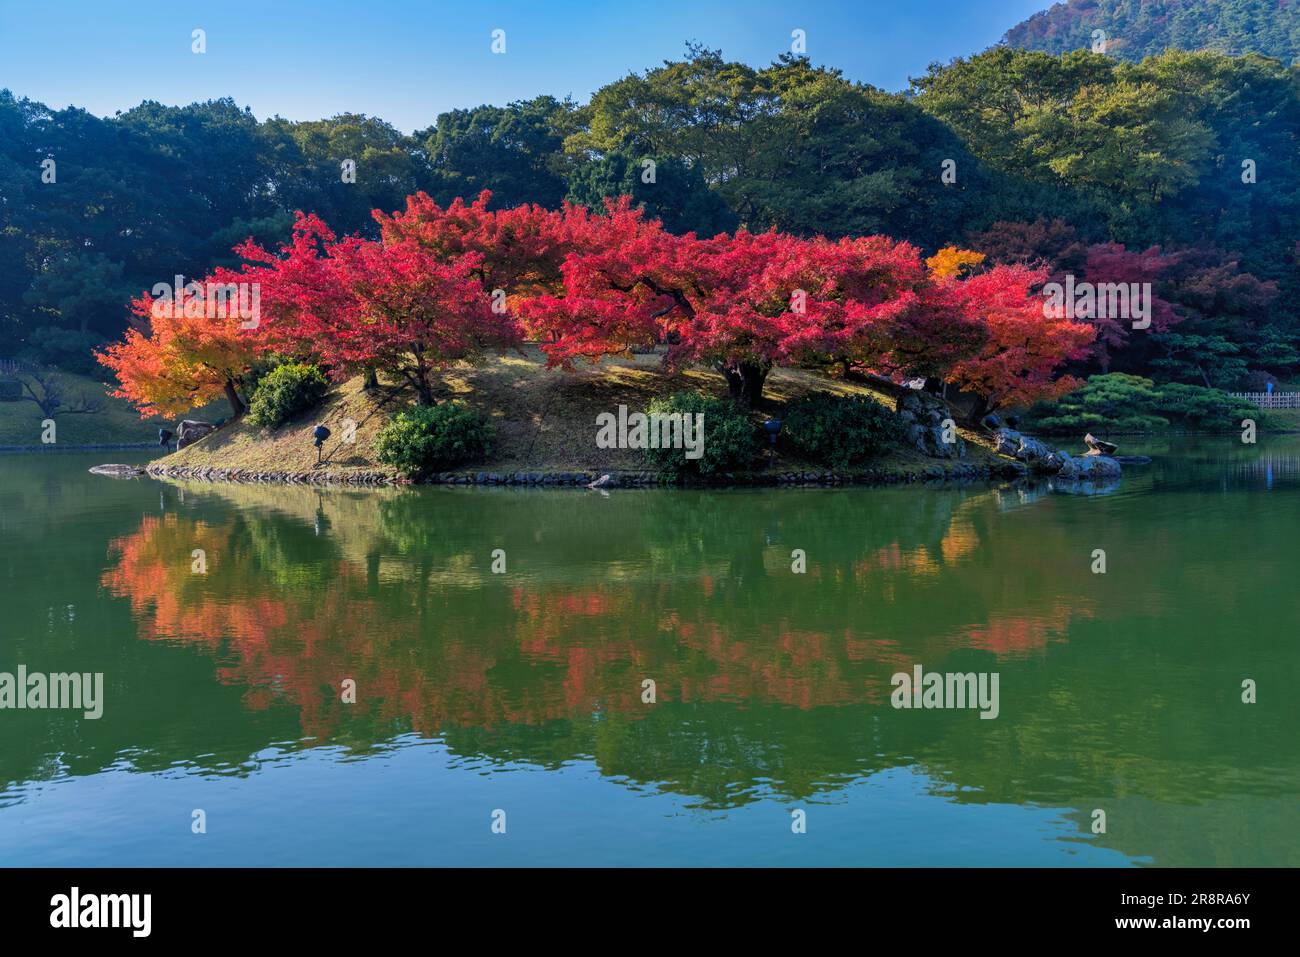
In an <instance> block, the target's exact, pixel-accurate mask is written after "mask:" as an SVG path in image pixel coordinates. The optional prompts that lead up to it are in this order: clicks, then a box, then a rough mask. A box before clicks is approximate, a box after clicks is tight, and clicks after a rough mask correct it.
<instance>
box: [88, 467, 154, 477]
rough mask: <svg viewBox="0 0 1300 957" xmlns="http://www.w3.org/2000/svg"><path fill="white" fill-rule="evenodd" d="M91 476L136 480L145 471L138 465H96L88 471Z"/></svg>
mask: <svg viewBox="0 0 1300 957" xmlns="http://www.w3.org/2000/svg"><path fill="white" fill-rule="evenodd" d="M89 471H90V473H91V474H92V475H107V476H108V477H109V478H119V479H127V478H137V477H138V476H141V475H144V474H145V471H144V469H142V468H141V467H140V466H138V465H96V466H93V467H92V468H91V469H90V470H89Z"/></svg>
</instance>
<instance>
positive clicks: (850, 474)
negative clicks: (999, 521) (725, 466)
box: [143, 460, 1030, 489]
mask: <svg viewBox="0 0 1300 957" xmlns="http://www.w3.org/2000/svg"><path fill="white" fill-rule="evenodd" d="M143 474H145V475H148V476H150V477H151V478H162V479H175V480H179V481H199V482H212V483H231V484H252V485H321V486H354V487H362V488H366V487H385V486H411V485H459V486H466V485H477V486H514V487H533V488H584V489H585V488H586V487H587V486H588V485H590V484H591V483H593V482H595V481H597V480H599V479H600V478H601V477H602V476H605V475H608V476H610V478H611V480H612V481H611V483H610V484H609V485H607V486H604V487H605V488H659V487H664V488H684V489H685V488H715V489H721V488H796V487H797V488H806V487H811V486H819V487H830V486H843V485H860V486H885V485H911V484H917V483H921V482H954V481H955V482H971V481H1006V480H1012V479H1018V478H1025V477H1027V476H1028V475H1029V474H1030V473H1029V470H1028V469H1026V468H1024V467H1023V465H1021V464H1020V463H1017V462H1013V461H1011V460H1008V461H1007V462H1006V463H1005V464H1002V463H997V464H992V465H975V464H972V463H959V464H950V465H947V466H943V465H929V466H925V467H924V468H900V467H893V468H889V467H880V468H863V469H847V470H843V469H842V470H816V471H803V470H800V471H794V470H789V469H774V470H772V471H771V472H728V473H724V474H723V475H720V476H718V477H717V478H715V479H713V480H708V481H696V482H677V481H674V480H673V479H671V478H670V477H669V476H668V475H667V474H665V473H659V472H651V471H644V470H621V469H602V470H599V471H596V470H576V471H575V470H566V471H541V470H526V471H512V472H502V471H491V470H487V469H473V470H460V471H453V472H439V473H436V474H435V475H432V476H430V477H429V478H427V479H424V480H423V481H418V482H417V481H412V480H409V479H406V478H403V477H402V476H400V475H398V474H397V473H396V472H393V471H390V470H384V469H319V470H317V469H312V470H306V471H302V470H300V471H286V470H279V469H272V470H263V469H241V468H222V467H218V466H181V465H161V464H158V463H151V464H149V465H147V466H144V467H143Z"/></svg>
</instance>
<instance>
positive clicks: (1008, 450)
mask: <svg viewBox="0 0 1300 957" xmlns="http://www.w3.org/2000/svg"><path fill="white" fill-rule="evenodd" d="M1020 438H1021V436H1020V433H1019V432H1017V431H1016V430H1015V429H998V430H997V431H996V432H995V433H994V434H993V451H994V452H996V453H997V454H998V455H1009V456H1011V457H1012V458H1015V457H1016V453H1017V452H1018V451H1020Z"/></svg>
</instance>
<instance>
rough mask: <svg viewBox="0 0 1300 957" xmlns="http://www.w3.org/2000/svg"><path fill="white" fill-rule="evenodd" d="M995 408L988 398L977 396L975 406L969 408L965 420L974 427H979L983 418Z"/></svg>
mask: <svg viewBox="0 0 1300 957" xmlns="http://www.w3.org/2000/svg"><path fill="white" fill-rule="evenodd" d="M995 408H997V406H996V405H995V404H994V403H993V402H992V401H991V400H990V399H989V397H988V396H983V395H978V396H976V397H975V404H974V405H972V406H971V410H970V412H969V413H968V414H967V416H966V419H967V421H968V422H970V423H972V424H974V425H979V424H980V423H981V422H983V421H984V417H985V416H986V415H988V414H989V413H990V412H992V411H993V410H994V409H995Z"/></svg>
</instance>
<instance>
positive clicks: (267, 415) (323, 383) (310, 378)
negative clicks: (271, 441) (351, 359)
mask: <svg viewBox="0 0 1300 957" xmlns="http://www.w3.org/2000/svg"><path fill="white" fill-rule="evenodd" d="M329 387H330V384H329V380H328V379H326V378H325V373H323V372H321V371H320V367H319V366H314V365H307V364H306V363H303V362H286V363H285V364H284V365H280V366H276V367H275V368H274V369H272V370H271V371H270V372H268V373H267V374H266V375H264V376H262V379H261V381H259V382H258V383H257V388H256V389H255V390H254V391H253V398H252V400H251V401H250V402H249V403H248V419H249V421H250V422H252V423H253V424H254V425H265V426H270V427H271V428H274V427H275V426H277V425H282V424H284V423H285V422H288V421H289V420H290V419H292V418H293V417H294V416H295V415H297V414H298V413H300V412H305V411H307V410H308V409H310V408H311V407H312V406H314V405H316V404H318V403H319V402H320V400H321V399H323V398H325V393H326V392H328V391H329Z"/></svg>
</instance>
